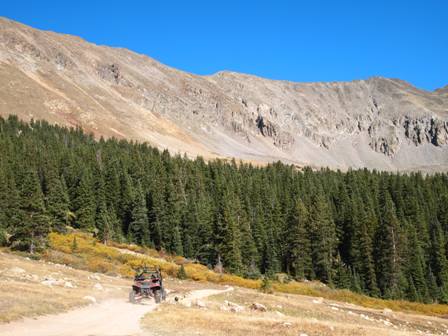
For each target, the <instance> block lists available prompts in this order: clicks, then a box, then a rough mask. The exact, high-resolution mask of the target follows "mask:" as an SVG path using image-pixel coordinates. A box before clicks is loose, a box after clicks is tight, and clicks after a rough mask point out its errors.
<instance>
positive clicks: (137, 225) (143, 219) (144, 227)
mask: <svg viewBox="0 0 448 336" xmlns="http://www.w3.org/2000/svg"><path fill="white" fill-rule="evenodd" d="M128 239H129V241H131V242H133V243H136V244H140V245H148V244H149V242H150V237H149V222H148V209H147V208H146V201H145V197H144V195H143V191H142V188H141V185H140V184H139V183H138V185H137V189H136V193H135V198H134V205H133V209H132V217H131V222H130V224H129V229H128Z"/></svg>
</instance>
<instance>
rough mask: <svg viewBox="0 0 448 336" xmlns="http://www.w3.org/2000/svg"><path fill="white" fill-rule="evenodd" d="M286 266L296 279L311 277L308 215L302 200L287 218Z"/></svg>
mask: <svg viewBox="0 0 448 336" xmlns="http://www.w3.org/2000/svg"><path fill="white" fill-rule="evenodd" d="M288 226H289V232H288V251H289V253H288V265H289V270H290V272H291V274H292V275H293V276H294V277H296V278H298V279H305V278H311V277H312V273H313V271H312V260H311V250H310V240H309V233H308V227H309V214H308V210H307V209H306V207H305V204H303V201H302V200H300V199H299V200H298V201H297V204H296V205H295V206H294V208H293V209H292V213H291V215H290V218H289V224H288Z"/></svg>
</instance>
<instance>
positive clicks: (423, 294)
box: [406, 226, 429, 302]
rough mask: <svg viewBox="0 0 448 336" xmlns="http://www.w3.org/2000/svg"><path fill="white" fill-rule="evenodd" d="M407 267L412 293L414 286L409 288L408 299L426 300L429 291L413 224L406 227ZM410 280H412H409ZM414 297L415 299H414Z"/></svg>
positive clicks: (423, 262)
mask: <svg viewBox="0 0 448 336" xmlns="http://www.w3.org/2000/svg"><path fill="white" fill-rule="evenodd" d="M407 249H408V251H407V262H406V264H407V267H408V271H407V273H408V274H409V281H408V282H409V284H410V286H411V285H412V286H414V288H415V295H414V293H413V291H414V288H409V293H410V294H411V296H410V297H409V299H410V300H414V301H423V302H428V300H429V293H428V286H427V283H426V278H425V268H426V267H425V259H424V254H423V251H422V248H421V246H420V241H419V239H418V237H417V233H416V230H415V228H414V227H413V226H410V227H409V229H408V247H407ZM411 280H412V281H411ZM414 297H415V299H414Z"/></svg>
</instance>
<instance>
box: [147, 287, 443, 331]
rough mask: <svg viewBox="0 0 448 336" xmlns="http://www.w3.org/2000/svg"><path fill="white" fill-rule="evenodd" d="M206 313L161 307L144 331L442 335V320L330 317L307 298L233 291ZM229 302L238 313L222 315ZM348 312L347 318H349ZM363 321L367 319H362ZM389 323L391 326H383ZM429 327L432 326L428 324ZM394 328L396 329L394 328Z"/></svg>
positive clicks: (340, 313) (343, 313)
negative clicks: (259, 307) (260, 306)
mask: <svg viewBox="0 0 448 336" xmlns="http://www.w3.org/2000/svg"><path fill="white" fill-rule="evenodd" d="M201 301H202V302H203V303H202V304H203V305H205V306H206V307H205V308H202V309H200V308H198V307H196V306H195V304H194V302H195V301H194V300H193V306H192V307H188V306H185V305H183V302H182V301H180V302H179V303H177V304H175V302H171V304H170V302H168V303H164V304H162V305H161V306H159V309H157V311H155V312H151V313H150V314H147V315H146V316H145V318H144V319H143V325H144V327H145V328H147V329H148V330H149V331H150V332H151V333H154V334H157V335H173V336H175V335H183V336H186V335H207V336H224V335H236V336H243V335H244V336H246V335H257V336H258V335H267V336H269V335H272V336H274V335H275V336H277V335H294V336H297V335H301V334H306V335H308V336H313V335H316V336H317V335H319V336H323V335H328V336H329V335H332V336H335V335H338V336H341V335H353V336H355V335H356V336H360V335H366V336H386V335H387V336H392V335H394V336H399V335H400V336H401V335H403V336H404V335H416V334H417V330H425V332H426V333H427V334H440V333H441V332H442V333H443V332H444V331H445V329H446V327H445V324H444V322H445V321H444V320H442V319H437V318H429V317H421V316H412V315H407V314H394V316H386V315H384V314H383V313H382V312H381V311H380V312H378V311H372V310H369V309H364V308H358V309H357V308H354V307H352V306H348V305H344V306H341V305H339V306H338V307H339V308H338V310H337V311H335V310H333V309H332V308H333V307H334V306H333V305H332V304H333V303H332V302H329V301H328V302H323V303H321V304H316V303H314V302H313V299H312V298H309V297H303V296H297V295H286V294H276V295H266V294H262V293H260V292H259V291H254V290H250V289H241V288H237V289H235V290H234V291H231V292H226V293H224V294H219V295H215V296H212V297H208V298H205V299H203V300H201ZM226 301H227V302H229V301H230V302H232V304H233V303H236V304H238V305H240V306H241V307H243V310H242V311H241V312H238V313H233V312H230V311H223V307H224V308H225V307H226V306H227V307H228V305H227V304H226ZM253 302H258V303H261V304H263V305H265V306H266V307H267V312H259V311H252V310H251V309H250V305H251V304H252V303H253ZM348 311H350V312H351V314H348ZM361 314H363V316H368V317H369V319H368V320H366V319H363V318H361ZM386 318H387V319H388V320H389V321H390V322H391V323H393V325H385V324H384V323H383V321H385V319H386ZM429 321H431V324H428V322H429ZM394 326H395V327H394Z"/></svg>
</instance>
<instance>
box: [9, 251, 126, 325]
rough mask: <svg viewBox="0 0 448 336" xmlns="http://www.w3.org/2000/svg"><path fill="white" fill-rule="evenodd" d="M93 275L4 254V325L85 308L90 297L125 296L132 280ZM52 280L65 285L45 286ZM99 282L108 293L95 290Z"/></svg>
mask: <svg viewBox="0 0 448 336" xmlns="http://www.w3.org/2000/svg"><path fill="white" fill-rule="evenodd" d="M14 269H16V270H17V269H19V270H23V271H24V272H15V271H13V270H14ZM89 276H91V273H88V272H84V271H79V270H75V269H71V268H67V267H61V266H60V265H54V264H48V263H45V262H42V261H33V260H27V259H26V258H23V257H20V256H16V255H13V254H9V253H0V322H8V321H12V320H16V319H18V318H21V317H25V316H27V317H31V316H37V315H42V314H51V313H59V312H61V311H66V310H69V309H71V308H74V307H78V306H83V305H86V304H89V303H90V301H88V300H86V299H84V296H86V295H89V296H93V297H95V298H96V299H98V300H101V299H103V298H105V297H115V296H123V295H125V294H124V293H125V292H124V291H122V290H123V289H126V290H127V286H128V281H125V280H123V279H118V278H113V277H108V276H104V275H101V276H99V279H100V280H98V279H93V278H89ZM49 277H51V278H53V279H57V280H60V281H61V283H60V284H58V285H52V286H47V285H44V284H42V282H43V281H44V279H45V278H49ZM65 282H70V283H71V284H72V285H73V286H74V288H66V287H64V285H65ZM96 283H101V284H102V286H103V287H104V290H103V291H98V290H95V289H94V285H95V284H96Z"/></svg>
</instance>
